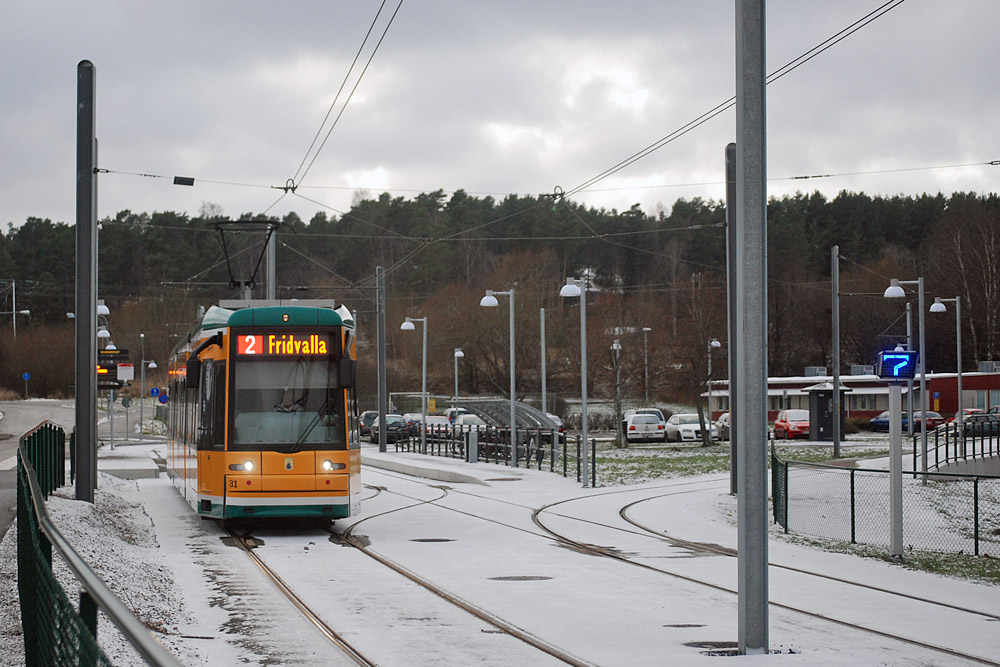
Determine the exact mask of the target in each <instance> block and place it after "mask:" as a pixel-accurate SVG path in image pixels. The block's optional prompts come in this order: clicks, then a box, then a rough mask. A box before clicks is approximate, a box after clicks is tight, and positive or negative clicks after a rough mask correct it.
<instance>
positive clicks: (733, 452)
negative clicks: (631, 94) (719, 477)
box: [725, 143, 739, 496]
mask: <svg viewBox="0 0 1000 667" xmlns="http://www.w3.org/2000/svg"><path fill="white" fill-rule="evenodd" d="M725 152H726V160H725V161H726V272H727V274H728V275H727V280H726V298H727V299H728V305H729V323H728V324H729V328H728V332H729V340H728V345H729V493H731V494H732V495H734V496H735V495H736V491H737V486H736V478H737V470H738V466H737V462H738V461H737V459H738V454H737V449H736V420H737V417H738V415H737V414H736V409H735V408H736V395H737V392H736V382H735V378H736V322H737V320H738V319H739V312H738V311H737V310H736V283H737V275H738V273H737V264H736V258H737V256H738V255H739V253H738V246H737V243H736V240H737V237H736V213H737V205H736V144H735V143H729V144H726V151H725Z"/></svg>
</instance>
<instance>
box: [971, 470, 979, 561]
mask: <svg viewBox="0 0 1000 667" xmlns="http://www.w3.org/2000/svg"><path fill="white" fill-rule="evenodd" d="M972 542H973V544H975V549H976V555H977V556H978V555H979V478H978V477H974V478H973V479H972Z"/></svg>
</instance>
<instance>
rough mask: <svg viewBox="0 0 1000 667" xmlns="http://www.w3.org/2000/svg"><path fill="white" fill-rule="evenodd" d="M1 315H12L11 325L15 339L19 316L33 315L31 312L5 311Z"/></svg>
mask: <svg viewBox="0 0 1000 667" xmlns="http://www.w3.org/2000/svg"><path fill="white" fill-rule="evenodd" d="M0 315H10V316H11V323H12V326H13V327H14V338H17V316H18V315H31V311H30V310H5V311H3V312H2V313H0Z"/></svg>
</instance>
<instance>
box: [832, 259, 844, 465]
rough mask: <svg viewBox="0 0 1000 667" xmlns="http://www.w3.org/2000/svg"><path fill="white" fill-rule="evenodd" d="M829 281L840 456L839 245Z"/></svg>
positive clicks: (836, 434)
mask: <svg viewBox="0 0 1000 667" xmlns="http://www.w3.org/2000/svg"><path fill="white" fill-rule="evenodd" d="M830 279H831V280H830V282H831V283H832V285H833V312H832V314H831V316H832V319H833V359H832V360H831V364H832V365H833V458H835V459H839V458H840V414H841V411H842V409H843V407H842V406H841V405H840V246H836V245H835V246H833V247H832V248H830Z"/></svg>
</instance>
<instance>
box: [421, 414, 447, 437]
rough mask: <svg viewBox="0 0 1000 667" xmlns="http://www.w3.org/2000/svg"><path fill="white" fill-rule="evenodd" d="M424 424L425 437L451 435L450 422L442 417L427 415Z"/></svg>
mask: <svg viewBox="0 0 1000 667" xmlns="http://www.w3.org/2000/svg"><path fill="white" fill-rule="evenodd" d="M424 424H426V426H427V435H431V434H432V433H434V434H439V433H451V422H450V421H448V418H447V417H445V416H444V415H427V420H426V421H425V422H424Z"/></svg>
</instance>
